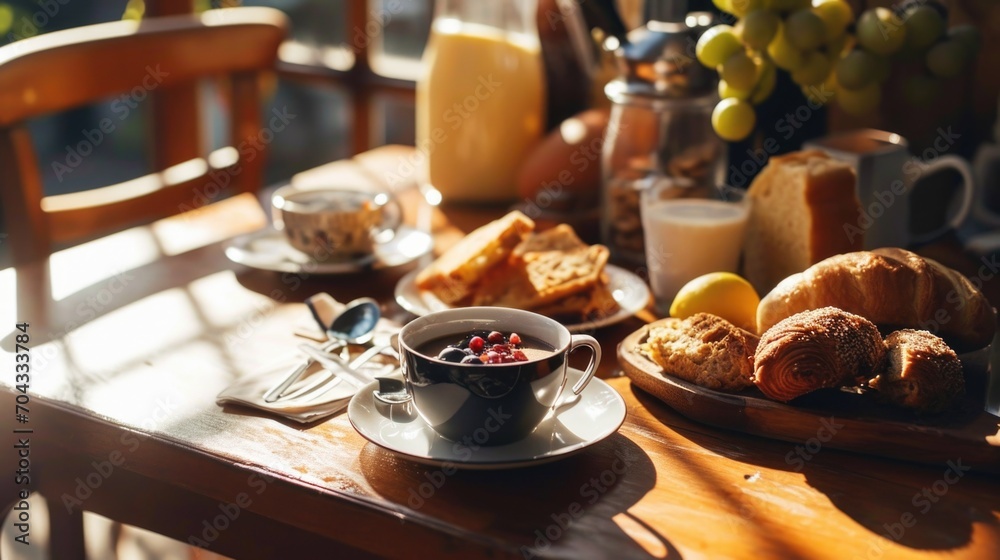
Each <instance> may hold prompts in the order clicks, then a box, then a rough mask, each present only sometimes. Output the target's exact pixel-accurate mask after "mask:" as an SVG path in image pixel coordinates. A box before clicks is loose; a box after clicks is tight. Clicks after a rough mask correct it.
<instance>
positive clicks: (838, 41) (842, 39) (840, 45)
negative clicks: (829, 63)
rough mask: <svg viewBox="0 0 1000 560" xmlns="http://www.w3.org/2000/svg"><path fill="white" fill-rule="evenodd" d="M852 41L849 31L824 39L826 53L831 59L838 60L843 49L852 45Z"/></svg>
mask: <svg viewBox="0 0 1000 560" xmlns="http://www.w3.org/2000/svg"><path fill="white" fill-rule="evenodd" d="M853 42H854V37H853V36H852V35H851V34H850V33H841V34H840V35H837V36H836V37H834V38H833V39H828V40H827V41H826V47H825V48H826V53H827V54H828V55H830V57H831V59H832V60H834V61H837V60H840V57H841V55H843V54H844V51H846V50H847V49H848V48H850V47H851V46H853Z"/></svg>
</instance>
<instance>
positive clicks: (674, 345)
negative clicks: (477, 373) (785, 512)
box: [618, 248, 1000, 473]
mask: <svg viewBox="0 0 1000 560" xmlns="http://www.w3.org/2000/svg"><path fill="white" fill-rule="evenodd" d="M945 317H946V318H947V321H939V322H938V323H934V322H933V320H934V318H937V319H941V318H945ZM756 319H757V328H756V332H751V331H747V330H744V329H741V328H739V327H737V326H735V325H733V324H732V323H730V322H728V321H726V320H725V319H723V318H721V317H718V316H715V315H711V314H708V313H696V314H694V315H692V316H690V317H685V318H683V319H682V318H667V319H663V320H661V321H657V322H655V323H652V324H650V325H647V326H645V327H643V328H642V329H639V330H638V331H636V332H634V333H632V334H631V335H629V336H628V337H626V338H625V339H624V340H623V341H622V343H621V344H620V345H619V348H618V358H619V362H620V363H621V365H622V368H623V370H624V371H625V374H626V375H627V376H628V377H629V378H630V379H631V380H632V381H633V382H634V383H635V384H636V386H638V387H640V388H641V389H643V390H645V391H647V392H649V393H651V394H652V395H654V396H656V397H657V398H659V399H660V400H662V401H664V402H665V403H667V404H668V405H670V406H671V407H672V408H674V409H676V410H677V411H678V412H680V413H682V414H684V415H685V416H688V417H690V418H692V419H694V420H697V421H701V422H703V423H706V424H709V425H713V426H717V427H721V428H726V429H731V430H736V431H741V432H745V433H750V434H755V435H762V436H766V437H771V438H774V439H780V440H784V441H790V442H796V443H803V442H809V441H812V440H815V439H816V438H822V439H821V440H820V441H821V443H822V445H824V446H829V447H831V448H837V449H845V450H851V451H857V452H863V453H869V454H872V455H880V456H885V457H892V458H897V459H904V460H909V461H915V462H921V463H928V464H941V463H943V462H945V461H947V460H949V459H954V458H955V457H962V458H963V460H965V461H967V462H968V463H970V464H972V465H974V466H973V469H974V470H980V471H984V472H992V473H1000V429H998V426H1000V418H998V417H997V416H994V415H993V414H991V413H990V412H989V407H990V403H989V401H988V399H987V391H988V388H989V387H990V386H998V384H1000V378H997V375H996V373H995V372H993V373H991V372H990V365H989V355H990V349H991V342H992V340H993V337H994V331H995V325H996V311H995V310H994V309H993V307H992V306H991V305H990V304H989V302H988V301H987V299H986V298H985V296H983V294H982V293H981V292H979V290H977V289H976V287H975V286H974V285H973V284H972V283H971V282H970V281H969V280H968V279H967V278H965V277H964V276H962V275H961V274H959V273H957V272H956V271H954V270H952V269H950V268H948V267H945V266H943V265H941V264H940V263H937V262H935V261H933V260H930V259H924V258H922V257H920V256H919V255H916V254H914V253H911V252H909V251H906V250H903V249H897V248H884V249H876V250H874V251H857V252H851V253H846V254H840V255H835V256H833V257H830V258H827V259H824V260H822V261H820V262H818V263H816V264H815V265H813V266H811V267H809V268H807V269H806V270H804V271H802V272H800V273H796V274H792V275H790V276H788V277H787V278H785V279H784V280H783V281H781V282H780V283H779V284H778V285H777V286H776V287H775V288H774V289H773V290H771V291H770V292H769V293H768V294H767V295H766V296H765V297H764V298H763V299H762V300H761V302H760V305H759V306H758V308H757V318H756ZM792 455H794V454H792ZM790 457H791V459H790V460H791V461H794V460H796V457H795V456H791V455H790ZM790 464H791V463H790Z"/></svg>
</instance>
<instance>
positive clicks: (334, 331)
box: [264, 298, 382, 403]
mask: <svg viewBox="0 0 1000 560" xmlns="http://www.w3.org/2000/svg"><path fill="white" fill-rule="evenodd" d="M381 316H382V312H381V311H380V310H379V307H378V302H376V301H375V300H373V299H372V298H359V299H356V300H354V301H352V302H350V303H348V304H347V307H345V308H344V311H342V312H341V313H340V315H337V317H335V318H334V319H333V322H332V323H331V324H330V325H329V326H327V327H326V335H327V336H328V337H329V338H330V342H329V343H327V344H325V345H324V346H323V348H322V349H321V351H322V352H331V351H333V350H335V349H337V348H338V347H343V346H346V345H348V344H364V343H366V342H368V341H369V340H371V338H372V336H373V334H374V331H375V325H376V324H378V320H379V318H381ZM314 361H315V359H313V358H311V357H310V359H309V360H308V361H306V362H304V363H303V364H302V365H300V366H298V367H296V368H295V369H294V370H292V372H291V373H289V374H288V376H287V377H285V379H283V380H282V381H281V382H280V383H278V384H277V385H275V386H274V387H272V388H271V389H270V390H269V391H268V392H266V393H264V402H267V403H272V402H274V401H276V400H278V399H280V398H281V396H282V394H284V392H285V391H287V390H288V388H289V387H291V386H292V384H293V383H295V382H296V381H298V380H299V378H300V377H302V374H303V373H305V372H306V370H307V369H309V367H310V366H311V365H312V364H313V362H314Z"/></svg>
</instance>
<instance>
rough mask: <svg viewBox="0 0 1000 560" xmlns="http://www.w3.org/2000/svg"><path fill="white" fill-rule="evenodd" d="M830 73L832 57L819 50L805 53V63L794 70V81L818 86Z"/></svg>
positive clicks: (804, 84)
mask: <svg viewBox="0 0 1000 560" xmlns="http://www.w3.org/2000/svg"><path fill="white" fill-rule="evenodd" d="M829 74H830V59H829V58H827V57H826V56H824V55H823V54H821V53H820V52H819V51H809V52H807V53H806V54H805V63H804V64H803V65H802V67H801V68H799V69H798V70H796V71H794V72H792V81H793V82H795V83H797V84H799V85H800V86H818V85H819V84H822V83H823V81H824V80H826V77H827V76H828V75H829Z"/></svg>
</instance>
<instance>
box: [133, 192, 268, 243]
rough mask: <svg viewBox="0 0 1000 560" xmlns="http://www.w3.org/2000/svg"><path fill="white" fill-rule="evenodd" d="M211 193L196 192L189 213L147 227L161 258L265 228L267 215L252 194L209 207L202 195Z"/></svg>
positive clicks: (215, 203) (207, 200) (207, 201)
mask: <svg viewBox="0 0 1000 560" xmlns="http://www.w3.org/2000/svg"><path fill="white" fill-rule="evenodd" d="M208 186H211V183H209V185H206V188H207V187H208ZM216 190H217V189H216ZM211 192H212V191H208V190H206V192H204V193H196V194H195V196H194V197H193V198H192V200H191V204H192V208H193V209H192V210H190V211H188V212H185V213H183V214H178V215H176V216H171V217H169V218H165V219H163V220H160V221H158V222H155V223H153V224H152V225H151V226H150V229H151V230H152V232H153V236H154V237H155V240H156V243H157V244H158V246H159V248H160V250H161V251H162V252H163V254H164V255H167V256H173V255H179V254H182V253H187V252H189V251H194V250H196V249H200V248H202V247H206V246H208V245H212V244H213V243H218V242H220V241H223V240H225V239H229V238H231V237H235V236H237V235H242V234H245V233H250V232H253V231H257V230H259V229H261V228H263V227H265V226H266V225H267V214H265V213H264V210H263V209H262V208H261V207H260V203H259V202H258V201H257V197H255V196H254V195H252V194H248V193H244V194H241V195H238V196H234V197H232V198H228V199H226V200H223V201H220V202H214V203H211V204H209V202H210V200H209V199H208V198H206V196H207V195H208V194H211Z"/></svg>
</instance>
